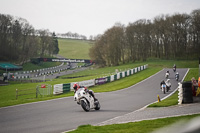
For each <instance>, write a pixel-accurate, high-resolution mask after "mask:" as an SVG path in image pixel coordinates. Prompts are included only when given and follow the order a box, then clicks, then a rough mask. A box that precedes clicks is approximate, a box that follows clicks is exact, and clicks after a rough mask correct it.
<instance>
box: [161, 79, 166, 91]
mask: <svg viewBox="0 0 200 133" xmlns="http://www.w3.org/2000/svg"><path fill="white" fill-rule="evenodd" d="M162 85H166V83H165V81H164V80H163V81H161V82H160V89H162Z"/></svg>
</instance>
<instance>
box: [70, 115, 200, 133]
mask: <svg viewBox="0 0 200 133" xmlns="http://www.w3.org/2000/svg"><path fill="white" fill-rule="evenodd" d="M199 116H200V114H194V115H187V116H179V117H169V118H161V119H155V120H144V121H139V122H129V123H125V124H113V125H105V126H92V125H82V126H79V127H78V128H77V129H76V130H74V131H70V132H68V133H89V132H95V133H150V132H153V131H156V130H158V129H160V128H163V127H165V126H170V125H172V124H174V123H176V122H179V121H184V122H188V121H189V120H191V119H192V118H195V117H199ZM179 125H180V124H179ZM165 130H166V129H165Z"/></svg>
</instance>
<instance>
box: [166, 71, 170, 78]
mask: <svg viewBox="0 0 200 133" xmlns="http://www.w3.org/2000/svg"><path fill="white" fill-rule="evenodd" d="M169 75H170V73H169V70H167V71H166V74H165V77H166V78H168V77H169Z"/></svg>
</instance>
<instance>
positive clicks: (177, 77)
mask: <svg viewBox="0 0 200 133" xmlns="http://www.w3.org/2000/svg"><path fill="white" fill-rule="evenodd" d="M175 79H176V81H178V80H179V74H178V72H177V73H176V75H175Z"/></svg>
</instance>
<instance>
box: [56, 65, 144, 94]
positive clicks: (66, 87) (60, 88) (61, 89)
mask: <svg viewBox="0 0 200 133" xmlns="http://www.w3.org/2000/svg"><path fill="white" fill-rule="evenodd" d="M146 68H148V64H147V65H144V66H140V67H136V68H133V69H130V70H127V71H124V72H118V73H116V74H115V75H111V76H107V77H104V78H98V79H92V80H86V81H81V82H72V83H66V84H56V85H54V91H53V94H61V93H66V92H69V91H70V90H73V85H74V84H75V83H77V84H79V85H80V86H86V87H90V86H94V85H100V84H104V83H108V82H112V81H115V80H118V79H120V78H123V77H127V76H129V75H132V74H135V73H137V72H139V71H142V70H145V69H146Z"/></svg>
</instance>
